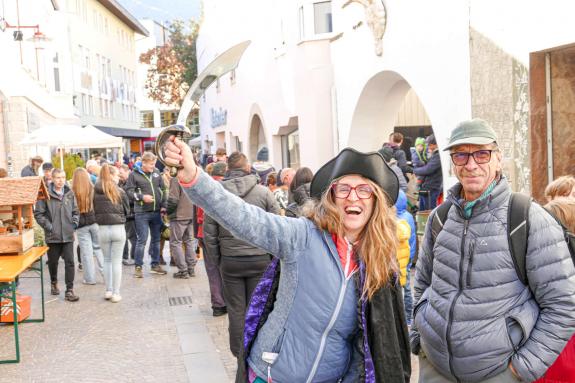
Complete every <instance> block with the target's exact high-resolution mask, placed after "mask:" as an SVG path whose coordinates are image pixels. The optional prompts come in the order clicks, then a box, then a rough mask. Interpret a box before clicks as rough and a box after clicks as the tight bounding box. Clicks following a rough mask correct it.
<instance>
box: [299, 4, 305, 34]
mask: <svg viewBox="0 0 575 383" xmlns="http://www.w3.org/2000/svg"><path fill="white" fill-rule="evenodd" d="M298 22H299V39H300V40H303V38H304V37H305V19H304V18H303V6H302V7H299V12H298Z"/></svg>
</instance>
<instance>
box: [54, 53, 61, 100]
mask: <svg viewBox="0 0 575 383" xmlns="http://www.w3.org/2000/svg"><path fill="white" fill-rule="evenodd" d="M52 62H53V63H54V91H56V92H59V91H60V90H61V89H60V63H59V60H58V53H55V54H54V58H53V59H52Z"/></svg>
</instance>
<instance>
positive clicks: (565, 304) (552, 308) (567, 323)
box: [511, 204, 575, 382]
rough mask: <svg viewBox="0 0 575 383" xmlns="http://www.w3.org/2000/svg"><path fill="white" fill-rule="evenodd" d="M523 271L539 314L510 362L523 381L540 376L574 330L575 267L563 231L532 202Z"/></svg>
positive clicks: (532, 379)
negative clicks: (525, 272)
mask: <svg viewBox="0 0 575 383" xmlns="http://www.w3.org/2000/svg"><path fill="white" fill-rule="evenodd" d="M529 225H530V229H529V239H528V244H527V258H526V260H525V261H526V270H527V279H528V281H529V288H530V289H531V291H532V293H533V296H534V298H535V300H536V301H537V304H538V305H539V310H540V312H539V317H538V319H537V322H535V327H534V328H533V331H531V334H530V335H529V338H528V339H527V341H526V342H525V344H524V345H523V346H522V347H521V348H520V349H519V350H518V351H517V353H516V354H515V355H514V356H513V357H512V359H511V363H512V364H513V367H514V368H515V370H516V371H517V373H518V374H519V375H520V376H521V378H522V379H523V380H524V381H528V382H531V381H534V380H536V379H538V378H540V377H541V376H542V375H543V374H544V373H545V371H546V370H547V369H548V368H549V367H550V366H551V364H553V362H554V361H555V359H556V358H557V356H558V355H559V353H560V352H561V351H562V350H563V348H564V347H565V345H566V343H567V341H568V340H569V339H570V338H571V336H572V335H573V331H574V329H575V266H574V265H573V261H572V259H571V255H570V253H569V250H568V248H567V243H566V242H565V240H564V236H563V230H562V229H561V228H560V227H559V225H558V224H557V223H556V222H555V221H554V219H553V218H552V217H551V216H550V215H549V214H547V213H546V212H545V211H544V210H543V208H542V207H540V206H539V205H536V204H531V208H530V212H529Z"/></svg>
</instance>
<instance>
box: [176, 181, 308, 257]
mask: <svg viewBox="0 0 575 383" xmlns="http://www.w3.org/2000/svg"><path fill="white" fill-rule="evenodd" d="M199 171H200V174H199V176H198V179H197V180H196V182H195V184H194V185H193V186H192V187H189V188H185V191H186V192H187V193H188V196H189V197H190V199H191V200H192V202H193V203H195V204H197V205H198V206H200V207H201V208H203V209H204V212H205V214H207V215H209V216H210V217H211V218H213V219H215V220H216V221H217V222H218V223H219V224H220V225H222V226H224V227H225V228H226V229H228V230H229V231H230V233H232V235H233V236H235V237H236V238H239V239H242V240H244V241H246V242H249V243H250V244H252V245H254V246H255V247H259V248H260V249H262V250H264V251H266V252H268V253H270V254H272V255H274V256H276V257H278V258H280V259H282V260H283V261H284V262H295V257H296V255H297V253H298V252H299V251H301V250H303V249H305V248H306V247H307V245H308V240H309V237H310V233H311V230H312V228H311V225H313V224H312V223H311V222H310V221H309V220H306V219H290V218H287V217H282V216H280V215H277V214H272V213H268V212H265V211H264V210H263V209H260V208H259V207H257V206H254V205H250V204H248V203H246V202H244V201H243V200H242V199H241V198H239V197H238V196H236V195H234V194H232V193H230V192H228V191H226V190H225V189H224V187H223V186H222V185H221V184H220V183H219V182H216V181H214V180H213V179H212V178H211V177H210V176H208V175H207V174H206V173H204V172H203V171H201V170H199ZM232 213H233V214H232ZM204 225H205V222H204ZM204 229H205V227H204Z"/></svg>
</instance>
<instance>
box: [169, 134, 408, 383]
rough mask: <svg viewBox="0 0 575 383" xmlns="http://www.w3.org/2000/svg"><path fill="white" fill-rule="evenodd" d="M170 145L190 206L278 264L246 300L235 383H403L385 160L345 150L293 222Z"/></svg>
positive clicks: (393, 188)
mask: <svg viewBox="0 0 575 383" xmlns="http://www.w3.org/2000/svg"><path fill="white" fill-rule="evenodd" d="M173 140H174V141H170V142H169V143H168V144H167V145H166V156H167V157H166V158H167V159H168V161H169V162H170V163H171V164H181V165H182V166H183V168H182V169H180V170H179V173H178V178H179V179H180V183H181V184H182V185H184V187H185V190H186V192H187V193H188V195H189V196H190V198H191V199H192V202H194V203H195V204H197V205H200V206H201V207H202V208H203V209H204V210H205V212H206V214H208V215H209V216H210V217H212V218H213V219H215V220H216V221H217V222H219V223H221V224H222V225H223V226H225V227H226V228H228V229H230V230H231V231H232V232H233V233H234V234H235V235H236V236H237V237H238V238H241V239H242V240H245V241H247V242H249V243H253V244H254V245H256V246H258V247H259V248H261V249H263V250H265V251H267V252H268V253H270V254H272V255H273V256H274V257H277V259H279V262H278V261H277V260H274V261H273V263H272V264H271V265H272V266H270V268H269V269H268V270H266V272H265V273H264V275H263V277H262V279H261V282H260V284H259V285H258V287H257V288H256V290H255V291H254V294H253V296H252V300H251V303H252V305H251V306H250V308H249V309H248V312H247V314H246V326H245V331H246V334H245V338H244V349H243V350H242V354H241V355H240V358H239V363H238V377H237V381H238V382H247V381H250V382H266V381H272V380H273V381H277V382H306V381H307V382H312V381H315V382H336V381H345V382H375V381H385V382H392V383H395V382H402V383H405V382H408V381H409V375H410V357H409V344H408V339H407V326H406V325H405V321H404V316H403V305H402V299H401V293H402V291H401V287H400V286H399V284H398V283H397V280H396V278H395V277H394V274H395V273H397V271H398V266H397V260H396V258H395V256H396V250H397V237H396V218H395V213H394V211H393V209H392V206H393V204H394V202H395V199H396V197H397V191H398V180H397V177H396V176H395V174H394V173H393V172H392V171H391V170H390V169H389V167H387V166H386V164H385V162H384V160H383V158H382V157H381V156H380V155H379V154H378V153H367V154H366V153H360V152H357V151H355V150H353V149H349V148H348V149H344V150H343V151H342V152H341V153H340V154H339V155H338V156H337V157H336V158H334V159H332V160H331V161H329V162H328V163H327V164H325V165H324V166H323V167H322V168H320V169H319V170H318V172H317V173H316V175H315V176H314V179H313V181H312V184H311V196H312V197H313V198H314V199H316V201H315V202H316V204H315V206H314V208H312V209H310V212H309V214H308V215H307V216H306V218H299V219H293V218H288V217H282V216H279V215H276V214H270V213H267V212H265V211H264V210H263V209H261V208H258V207H256V206H253V205H250V204H249V203H246V202H245V201H243V200H242V199H240V198H236V197H234V196H233V194H232V193H229V192H228V191H227V190H226V189H225V188H224V187H223V185H220V184H218V183H217V182H214V181H213V180H212V179H211V178H210V177H209V176H207V175H206V174H204V173H203V172H202V171H201V170H200V169H199V168H198V167H197V166H196V165H195V164H194V162H193V160H192V155H191V151H190V149H189V148H188V146H187V145H185V144H184V143H183V142H181V141H180V140H179V139H177V138H173ZM235 212H237V213H235ZM233 213H235V214H233ZM278 265H279V266H281V267H280V269H278V268H277V267H278ZM280 270H281V271H280ZM278 272H279V273H281V277H280V279H279V284H278V279H277V276H278V275H279V274H277V273H278ZM274 276H276V278H274ZM228 305H229V302H228ZM244 357H245V359H244ZM244 361H245V362H246V363H247V365H246V364H244Z"/></svg>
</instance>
